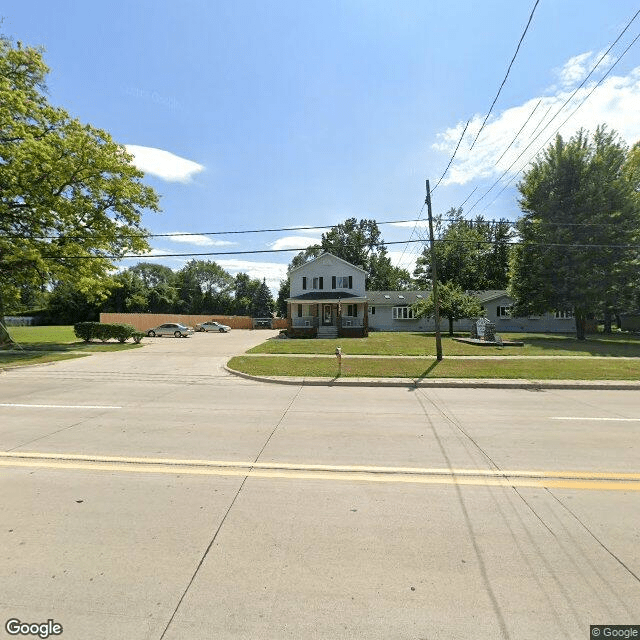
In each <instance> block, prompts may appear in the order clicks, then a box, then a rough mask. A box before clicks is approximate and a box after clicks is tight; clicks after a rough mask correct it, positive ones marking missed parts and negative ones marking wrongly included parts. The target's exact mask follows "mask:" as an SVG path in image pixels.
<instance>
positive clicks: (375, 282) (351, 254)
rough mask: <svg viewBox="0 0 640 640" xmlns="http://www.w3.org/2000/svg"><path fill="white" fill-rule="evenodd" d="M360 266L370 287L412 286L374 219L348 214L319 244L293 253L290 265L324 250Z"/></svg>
mask: <svg viewBox="0 0 640 640" xmlns="http://www.w3.org/2000/svg"><path fill="white" fill-rule="evenodd" d="M325 251H326V252H328V253H332V254H333V255H334V256H337V257H338V258H342V259H343V260H346V261H347V262H349V263H351V264H353V265H356V266H358V267H362V269H364V270H365V271H366V274H367V275H366V280H365V286H366V288H367V289H369V290H374V291H376V290H377V291H385V290H406V289H408V288H410V287H411V282H412V281H411V275H410V274H409V272H408V271H407V270H406V269H401V268H399V267H394V266H393V265H392V264H391V259H390V258H389V255H388V253H387V249H386V247H385V246H384V244H383V240H382V234H381V232H380V228H379V227H378V223H377V222H376V221H375V220H364V219H363V220H360V221H358V220H356V219H355V218H349V219H347V220H345V221H344V222H341V223H340V224H337V225H335V226H334V227H331V229H330V230H329V231H327V232H326V233H323V234H322V239H321V240H320V244H317V245H313V246H311V247H309V248H307V249H306V250H305V251H301V252H300V253H299V254H298V255H296V256H295V257H294V258H293V260H292V262H291V264H290V265H289V268H290V269H292V268H295V267H299V266H300V265H302V264H304V263H305V262H307V261H308V260H310V259H312V258H316V257H318V256H319V255H320V254H321V253H324V252H325Z"/></svg>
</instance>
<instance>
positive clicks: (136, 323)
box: [100, 313, 287, 331]
mask: <svg viewBox="0 0 640 640" xmlns="http://www.w3.org/2000/svg"><path fill="white" fill-rule="evenodd" d="M207 320H215V321H216V322H220V323H222V324H226V325H228V326H230V327H231V328H232V329H253V319H252V318H251V317H250V316H212V315H207V316H205V315H190V314H187V313H101V314H100V322H105V323H114V322H117V323H122V324H130V325H131V326H132V327H135V328H136V329H137V330H138V331H148V330H149V329H153V328H154V327H157V326H158V325H159V324H164V323H165V322H180V323H182V324H186V325H187V326H188V327H195V326H196V324H198V323H200V322H206V321H207ZM272 326H273V328H274V329H286V328H287V319H286V318H274V319H273V324H272Z"/></svg>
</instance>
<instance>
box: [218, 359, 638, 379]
mask: <svg viewBox="0 0 640 640" xmlns="http://www.w3.org/2000/svg"><path fill="white" fill-rule="evenodd" d="M229 367H230V368H231V369H234V370H236V371H241V372H243V373H248V374H251V375H257V376H292V377H326V378H333V377H335V376H336V375H337V373H338V365H337V363H336V360H335V359H333V358H312V357H310V358H300V357H289V358H288V357H287V356H272V357H270V356H264V357H251V356H238V357H235V358H232V359H231V360H230V361H229ZM341 376H342V377H348V378H350V377H355V378H524V379H529V380H638V379H640V359H638V360H614V359H611V360H609V359H607V360H595V361H594V360H591V359H589V360H583V359H579V358H554V359H548V360H547V359H531V360H528V359H516V358H494V359H491V360H463V359H456V360H447V359H446V358H445V359H444V360H442V361H441V362H437V360H435V359H434V358H394V359H388V358H387V359H376V358H357V357H353V358H344V359H343V361H342V372H341Z"/></svg>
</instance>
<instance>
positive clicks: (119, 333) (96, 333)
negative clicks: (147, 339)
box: [73, 322, 145, 342]
mask: <svg viewBox="0 0 640 640" xmlns="http://www.w3.org/2000/svg"><path fill="white" fill-rule="evenodd" d="M73 331H74V333H75V334H76V336H77V337H78V338H80V339H81V340H84V341H85V342H91V340H94V339H96V340H102V341H103V342H106V341H107V340H110V339H115V340H117V341H118V342H126V341H127V340H128V339H129V338H132V337H133V338H134V339H135V338H136V337H137V336H140V338H142V336H144V335H145V334H144V333H141V332H139V331H136V329H135V328H134V327H132V326H131V325H129V324H119V323H113V324H108V323H100V322H77V323H76V324H74V325H73ZM135 341H136V342H140V340H135Z"/></svg>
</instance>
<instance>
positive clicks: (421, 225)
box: [389, 220, 429, 229]
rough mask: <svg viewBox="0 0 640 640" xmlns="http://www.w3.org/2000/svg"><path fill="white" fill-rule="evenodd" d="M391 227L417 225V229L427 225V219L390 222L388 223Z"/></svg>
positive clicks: (411, 226) (411, 227)
mask: <svg viewBox="0 0 640 640" xmlns="http://www.w3.org/2000/svg"><path fill="white" fill-rule="evenodd" d="M389 226H391V227H408V228H410V229H413V227H414V226H415V227H417V228H418V229H421V228H425V227H428V226H429V220H418V221H417V222H391V223H389Z"/></svg>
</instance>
